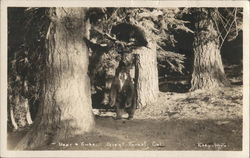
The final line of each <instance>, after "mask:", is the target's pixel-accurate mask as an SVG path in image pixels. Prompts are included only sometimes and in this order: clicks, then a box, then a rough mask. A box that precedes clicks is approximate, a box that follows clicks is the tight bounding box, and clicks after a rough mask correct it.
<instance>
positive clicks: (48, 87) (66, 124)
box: [16, 8, 94, 150]
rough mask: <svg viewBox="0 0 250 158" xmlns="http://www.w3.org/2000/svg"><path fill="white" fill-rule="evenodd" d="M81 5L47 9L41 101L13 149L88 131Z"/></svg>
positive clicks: (89, 110) (91, 122)
mask: <svg viewBox="0 0 250 158" xmlns="http://www.w3.org/2000/svg"><path fill="white" fill-rule="evenodd" d="M86 11H87V9H83V8H53V9H50V18H51V21H52V22H51V24H50V26H49V30H48V33H47V42H46V43H47V44H46V46H47V47H46V48H47V52H46V53H47V61H46V70H45V75H44V76H41V77H44V81H45V82H44V88H43V97H42V98H43V101H42V103H41V105H40V106H39V111H38V115H37V117H36V119H35V121H34V123H33V126H32V129H31V130H30V131H29V132H28V133H27V134H26V136H25V137H24V138H23V139H22V140H21V141H20V142H19V143H18V145H17V146H16V149H18V150H21V149H31V148H34V147H38V146H41V145H48V144H50V143H52V142H58V141H60V140H63V139H66V138H68V137H73V136H76V135H82V134H84V133H85V132H89V131H91V129H92V128H93V126H94V117H93V114H92V107H91V97H90V96H91V92H90V81H89V77H88V74H87V71H88V62H89V61H88V49H87V47H86V44H85V43H84V41H83V40H82V39H83V37H84V36H85V35H86V33H87V32H88V30H87V29H86V27H85V26H86V23H87V20H86V17H85V15H86Z"/></svg>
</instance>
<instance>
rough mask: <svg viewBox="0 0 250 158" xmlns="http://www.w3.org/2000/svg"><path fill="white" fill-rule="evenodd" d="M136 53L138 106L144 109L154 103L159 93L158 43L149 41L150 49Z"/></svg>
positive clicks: (144, 48) (143, 48) (139, 49)
mask: <svg viewBox="0 0 250 158" xmlns="http://www.w3.org/2000/svg"><path fill="white" fill-rule="evenodd" d="M134 53H135V54H136V64H135V79H136V81H135V84H136V91H137V93H136V94H137V105H138V107H139V108H141V109H143V108H144V107H146V106H148V105H151V104H152V103H154V102H155V101H156V100H157V97H158V93H159V84H158V69H157V56H156V43H155V42H154V41H149V43H148V47H141V48H138V49H136V50H135V52H134Z"/></svg>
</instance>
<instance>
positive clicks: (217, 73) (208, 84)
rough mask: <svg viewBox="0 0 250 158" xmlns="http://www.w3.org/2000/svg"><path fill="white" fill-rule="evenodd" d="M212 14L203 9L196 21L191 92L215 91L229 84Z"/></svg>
mask: <svg viewBox="0 0 250 158" xmlns="http://www.w3.org/2000/svg"><path fill="white" fill-rule="evenodd" d="M210 12H211V10H210V11H209V10H206V9H201V10H199V15H197V19H196V20H197V21H196V24H195V27H196V30H197V32H196V34H195V37H194V43H193V47H194V49H193V51H194V65H193V74H192V80H191V89H190V90H191V91H192V90H196V89H214V88H218V87H221V86H225V85H228V84H229V82H228V80H227V78H226V76H225V72H224V67H223V64H222V60H221V55H220V49H219V38H218V32H217V31H216V30H215V26H214V23H213V21H212V19H211V16H210ZM197 14H198V13H197Z"/></svg>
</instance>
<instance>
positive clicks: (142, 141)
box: [8, 75, 243, 151]
mask: <svg viewBox="0 0 250 158" xmlns="http://www.w3.org/2000/svg"><path fill="white" fill-rule="evenodd" d="M230 81H231V83H232V86H231V87H227V88H223V89H217V90H213V91H195V92H185V93H179V92H161V93H160V94H159V99H158V100H157V103H155V104H152V105H148V106H147V108H145V109H141V110H137V111H136V114H135V118H134V119H133V120H126V119H123V120H115V119H114V116H115V113H114V112H99V113H97V114H96V118H95V119H96V128H95V130H94V131H93V132H91V133H88V134H86V135H83V136H76V137H73V138H69V139H67V140H64V141H63V142H53V143H52V144H51V145H48V146H42V147H39V148H37V149H36V150H234V151H235V150H241V149H242V126H243V124H242V99H243V95H242V84H241V83H242V78H239V77H237V75H236V76H231V77H230ZM161 91H164V86H161ZM124 117H126V116H124ZM23 133H24V132H12V133H10V134H9V135H8V142H9V144H8V145H9V149H12V148H13V147H14V146H15V144H16V142H17V141H18V140H19V139H20V138H21V136H22V135H23Z"/></svg>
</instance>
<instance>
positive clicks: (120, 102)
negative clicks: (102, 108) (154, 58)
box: [110, 66, 136, 120]
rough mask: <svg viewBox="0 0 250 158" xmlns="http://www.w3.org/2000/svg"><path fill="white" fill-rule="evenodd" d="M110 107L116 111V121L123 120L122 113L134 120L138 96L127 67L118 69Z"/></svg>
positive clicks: (111, 93)
mask: <svg viewBox="0 0 250 158" xmlns="http://www.w3.org/2000/svg"><path fill="white" fill-rule="evenodd" d="M110 106H111V107H114V106H115V110H116V119H121V118H122V113H123V112H126V113H128V120H132V119H133V117H134V113H135V110H136V95H135V86H134V81H133V79H132V78H131V75H130V69H128V68H127V67H124V66H123V67H118V68H117V71H116V75H115V78H114V79H113V82H112V85H111V91H110Z"/></svg>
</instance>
